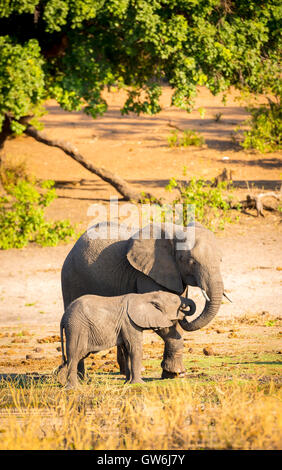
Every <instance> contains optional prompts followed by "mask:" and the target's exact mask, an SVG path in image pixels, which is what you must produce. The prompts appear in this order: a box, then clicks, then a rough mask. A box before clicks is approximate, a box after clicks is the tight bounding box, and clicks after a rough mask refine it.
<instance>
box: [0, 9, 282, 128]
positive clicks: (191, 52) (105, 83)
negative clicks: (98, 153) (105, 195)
mask: <svg viewBox="0 0 282 470" xmlns="http://www.w3.org/2000/svg"><path fill="white" fill-rule="evenodd" d="M281 8H282V6H281V2H280V0H250V1H245V0H150V1H146V0H1V2H0V130H1V128H2V134H3V132H4V128H5V122H6V127H7V125H8V124H9V130H11V131H13V132H15V133H20V132H22V131H23V130H24V123H23V121H22V118H23V117H25V116H29V115H36V114H38V112H39V109H40V105H41V103H42V102H43V101H44V100H46V99H47V98H55V99H56V100H57V101H58V103H59V104H60V105H61V106H62V108H64V109H66V110H69V111H72V110H79V109H82V108H83V109H84V111H85V112H86V113H87V114H90V115H91V116H93V117H94V118H95V117H96V116H97V115H101V114H103V113H104V112H105V111H106V109H107V103H106V102H105V100H104V99H103V97H102V90H103V89H104V87H111V86H114V87H125V88H126V89H127V91H128V98H127V100H126V102H125V105H124V107H123V109H122V110H121V111H122V112H123V113H128V112H130V111H134V112H137V113H141V112H144V113H148V114H154V113H157V112H158V111H159V110H160V105H159V97H160V95H161V85H162V84H163V83H164V81H165V82H166V83H168V84H169V85H170V86H171V87H172V88H173V90H174V93H173V96H172V104H173V105H176V106H179V107H180V108H182V109H186V110H188V111H189V110H191V109H192V106H193V98H194V96H195V94H196V87H197V86H198V85H205V86H207V87H208V88H209V89H210V91H211V92H212V93H213V94H216V93H218V92H221V91H226V90H228V88H229V87H230V86H232V85H233V86H235V87H237V88H245V89H247V90H249V91H251V92H255V93H263V92H269V91H270V92H271V93H274V94H276V95H279V94H281V81H280V79H279V77H280V75H279V49H280V50H281V35H280V31H281ZM5 120H6V121H5Z"/></svg>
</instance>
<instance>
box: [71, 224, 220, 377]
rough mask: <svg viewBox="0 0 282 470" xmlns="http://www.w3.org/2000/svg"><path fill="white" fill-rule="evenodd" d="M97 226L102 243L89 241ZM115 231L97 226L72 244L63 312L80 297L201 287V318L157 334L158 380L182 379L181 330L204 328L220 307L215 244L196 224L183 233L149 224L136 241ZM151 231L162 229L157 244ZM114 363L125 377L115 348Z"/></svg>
mask: <svg viewBox="0 0 282 470" xmlns="http://www.w3.org/2000/svg"><path fill="white" fill-rule="evenodd" d="M98 226H99V230H100V231H102V229H103V231H104V234H103V235H102V239H101V238H100V239H95V237H94V236H93V235H92V234H93V232H94V231H95V230H97V227H98ZM117 227H118V225H117V224H115V223H109V224H108V223H107V222H104V223H101V224H97V225H96V226H93V227H92V228H91V229H90V231H89V230H88V231H86V232H85V233H84V234H83V235H82V236H81V237H80V238H79V239H78V240H77V242H76V243H75V245H74V247H73V248H72V250H71V251H70V253H69V254H68V256H67V258H66V260H65V262H64V265H63V268H62V292H63V299H64V305H65V308H66V307H67V306H68V305H69V304H70V302H72V301H73V300H74V299H76V298H77V297H79V296H81V295H84V294H97V295H102V296H119V295H123V294H127V293H131V292H132V293H134V292H137V293H144V292H151V291H157V290H165V291H170V292H174V293H176V294H179V295H182V294H183V293H184V291H185V289H186V286H189V285H190V286H198V287H200V288H201V289H203V290H204V291H205V293H206V294H207V300H206V303H205V307H204V309H203V311H202V312H201V313H200V315H198V316H197V317H196V318H195V319H193V320H192V321H191V322H187V321H186V320H183V321H181V320H180V321H179V322H177V324H176V325H175V326H171V327H169V328H168V327H167V328H163V329H162V330H159V331H158V332H157V333H158V334H159V336H161V338H162V339H163V340H164V342H165V348H164V355H163V361H162V368H163V374H162V377H163V378H167V377H171V378H172V377H175V376H179V375H180V376H181V375H183V374H184V372H185V369H184V366H183V361H182V351H183V339H182V329H181V327H182V328H183V329H184V330H185V331H195V330H198V329H199V328H203V327H204V326H205V325H207V324H208V323H209V322H210V321H211V320H212V319H213V318H214V316H215V315H216V313H217V312H218V310H219V307H220V304H221V299H222V295H223V290H224V288H223V282H222V278H221V273H220V261H221V256H220V252H219V249H218V246H217V242H216V239H215V237H214V235H213V233H212V232H210V231H209V230H207V229H205V228H204V227H203V226H201V225H200V224H198V223H196V226H195V227H189V228H188V229H187V231H184V230H183V227H180V226H177V225H173V224H170V225H169V224H168V225H166V227H165V228H164V226H163V224H154V225H152V224H151V225H149V226H147V227H145V230H146V229H147V228H149V232H146V235H145V237H144V236H143V237H141V236H140V237H139V234H140V232H137V235H136V234H135V235H134V236H131V237H129V236H128V233H127V232H125V231H124V233H123V229H122V226H119V227H120V230H119V233H118V235H117V232H116V230H117ZM152 227H154V229H155V228H159V229H161V232H160V233H161V237H162V238H161V239H156V237H154V236H152ZM150 230H151V232H150ZM143 233H144V229H143ZM113 236H116V239H113ZM193 239H194V243H192V242H193ZM179 240H180V241H181V242H182V245H181V246H179V243H178V242H179ZM179 248H181V249H179ZM180 326H181V327H180ZM118 362H119V365H120V368H121V373H124V367H123V363H124V358H123V354H122V350H121V348H119V347H118Z"/></svg>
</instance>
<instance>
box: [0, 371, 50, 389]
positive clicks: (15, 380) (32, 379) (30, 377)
mask: <svg viewBox="0 0 282 470" xmlns="http://www.w3.org/2000/svg"><path fill="white" fill-rule="evenodd" d="M53 383H56V379H55V377H54V376H53V374H50V373H49V374H39V373H38V372H28V373H19V374H16V373H7V374H0V388H3V386H5V387H6V385H7V384H11V385H13V388H26V387H29V386H31V385H46V384H53Z"/></svg>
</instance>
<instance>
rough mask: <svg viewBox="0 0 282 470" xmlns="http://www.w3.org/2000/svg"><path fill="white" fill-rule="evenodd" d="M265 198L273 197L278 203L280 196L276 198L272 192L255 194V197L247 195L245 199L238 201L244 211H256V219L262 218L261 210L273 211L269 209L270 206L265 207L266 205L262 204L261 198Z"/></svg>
mask: <svg viewBox="0 0 282 470" xmlns="http://www.w3.org/2000/svg"><path fill="white" fill-rule="evenodd" d="M265 197H274V198H275V199H277V200H278V201H279V200H280V196H278V195H277V194H275V193H274V192H273V191H271V192H268V193H261V194H257V195H256V196H255V195H250V194H248V195H247V196H246V199H244V200H243V201H240V204H241V206H242V208H243V209H244V210H246V209H256V211H257V217H259V216H262V217H264V214H263V209H267V210H273V209H272V208H270V206H267V205H266V204H264V203H263V198H265Z"/></svg>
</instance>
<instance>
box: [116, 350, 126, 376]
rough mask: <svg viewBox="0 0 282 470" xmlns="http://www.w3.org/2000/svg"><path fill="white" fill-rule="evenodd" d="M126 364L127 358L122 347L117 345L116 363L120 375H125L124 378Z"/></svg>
mask: <svg viewBox="0 0 282 470" xmlns="http://www.w3.org/2000/svg"><path fill="white" fill-rule="evenodd" d="M126 362H127V358H126V355H125V351H124V348H123V346H122V345H119V346H118V347H117V363H118V365H119V369H120V373H121V375H125V376H126V369H127V366H126Z"/></svg>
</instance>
